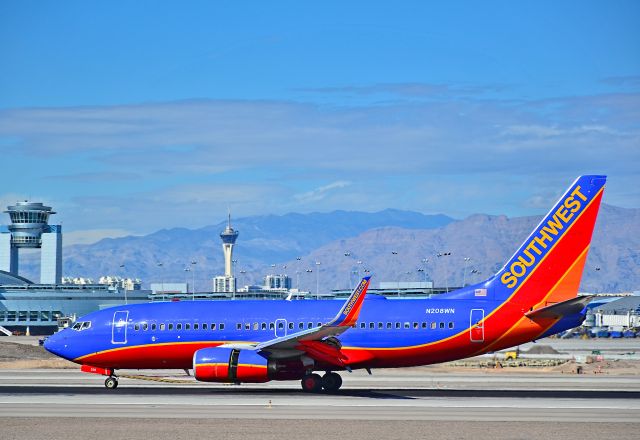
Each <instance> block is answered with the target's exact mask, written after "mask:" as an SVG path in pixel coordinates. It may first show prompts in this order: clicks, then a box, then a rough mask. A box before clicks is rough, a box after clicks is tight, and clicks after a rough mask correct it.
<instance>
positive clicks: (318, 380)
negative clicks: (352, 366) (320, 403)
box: [301, 372, 342, 393]
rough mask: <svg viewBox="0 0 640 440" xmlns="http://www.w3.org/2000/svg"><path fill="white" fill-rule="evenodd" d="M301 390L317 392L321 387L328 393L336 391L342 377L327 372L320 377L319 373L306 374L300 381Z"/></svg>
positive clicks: (340, 384)
mask: <svg viewBox="0 0 640 440" xmlns="http://www.w3.org/2000/svg"><path fill="white" fill-rule="evenodd" d="M301 385H302V390H303V391H306V392H307V393H319V392H320V391H322V390H323V389H324V390H325V391H327V392H329V393H332V392H335V391H338V390H339V389H340V387H341V386H342V377H340V375H339V374H338V373H334V372H327V373H326V374H325V375H324V376H322V377H320V375H319V374H315V373H312V374H307V375H305V376H304V377H303V378H302V381H301Z"/></svg>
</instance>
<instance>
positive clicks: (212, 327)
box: [211, 322, 216, 330]
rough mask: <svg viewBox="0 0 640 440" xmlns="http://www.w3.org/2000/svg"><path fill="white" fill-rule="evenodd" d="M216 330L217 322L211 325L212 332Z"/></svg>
mask: <svg viewBox="0 0 640 440" xmlns="http://www.w3.org/2000/svg"><path fill="white" fill-rule="evenodd" d="M215 329H216V323H215V322H212V323H211V330H215Z"/></svg>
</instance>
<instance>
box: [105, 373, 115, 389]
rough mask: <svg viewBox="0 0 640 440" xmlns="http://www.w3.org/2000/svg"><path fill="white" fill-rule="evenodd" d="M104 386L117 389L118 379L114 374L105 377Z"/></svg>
mask: <svg viewBox="0 0 640 440" xmlns="http://www.w3.org/2000/svg"><path fill="white" fill-rule="evenodd" d="M104 386H105V387H107V388H108V389H110V390H115V389H116V388H118V379H116V378H115V377H113V376H109V377H107V378H106V379H105V381H104Z"/></svg>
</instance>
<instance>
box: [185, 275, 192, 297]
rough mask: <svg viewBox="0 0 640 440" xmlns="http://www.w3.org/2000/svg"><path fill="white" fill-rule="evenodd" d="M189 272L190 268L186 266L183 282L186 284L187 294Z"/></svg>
mask: <svg viewBox="0 0 640 440" xmlns="http://www.w3.org/2000/svg"><path fill="white" fill-rule="evenodd" d="M189 272H191V269H189V268H188V267H185V268H184V283H185V284H186V285H187V295H188V294H189ZM191 299H193V296H192V297H191Z"/></svg>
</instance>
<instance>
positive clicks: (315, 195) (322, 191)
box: [293, 180, 351, 203]
mask: <svg viewBox="0 0 640 440" xmlns="http://www.w3.org/2000/svg"><path fill="white" fill-rule="evenodd" d="M349 185H351V182H348V181H344V180H339V181H337V182H333V183H330V184H328V185H324V186H321V187H319V188H316V189H314V190H311V191H307V192H305V193H301V194H294V196H293V197H294V199H296V200H297V201H299V202H302V203H309V202H317V201H320V200H322V199H324V198H325V197H327V194H329V193H330V192H332V191H334V190H336V189H340V188H345V187H347V186H349Z"/></svg>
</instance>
